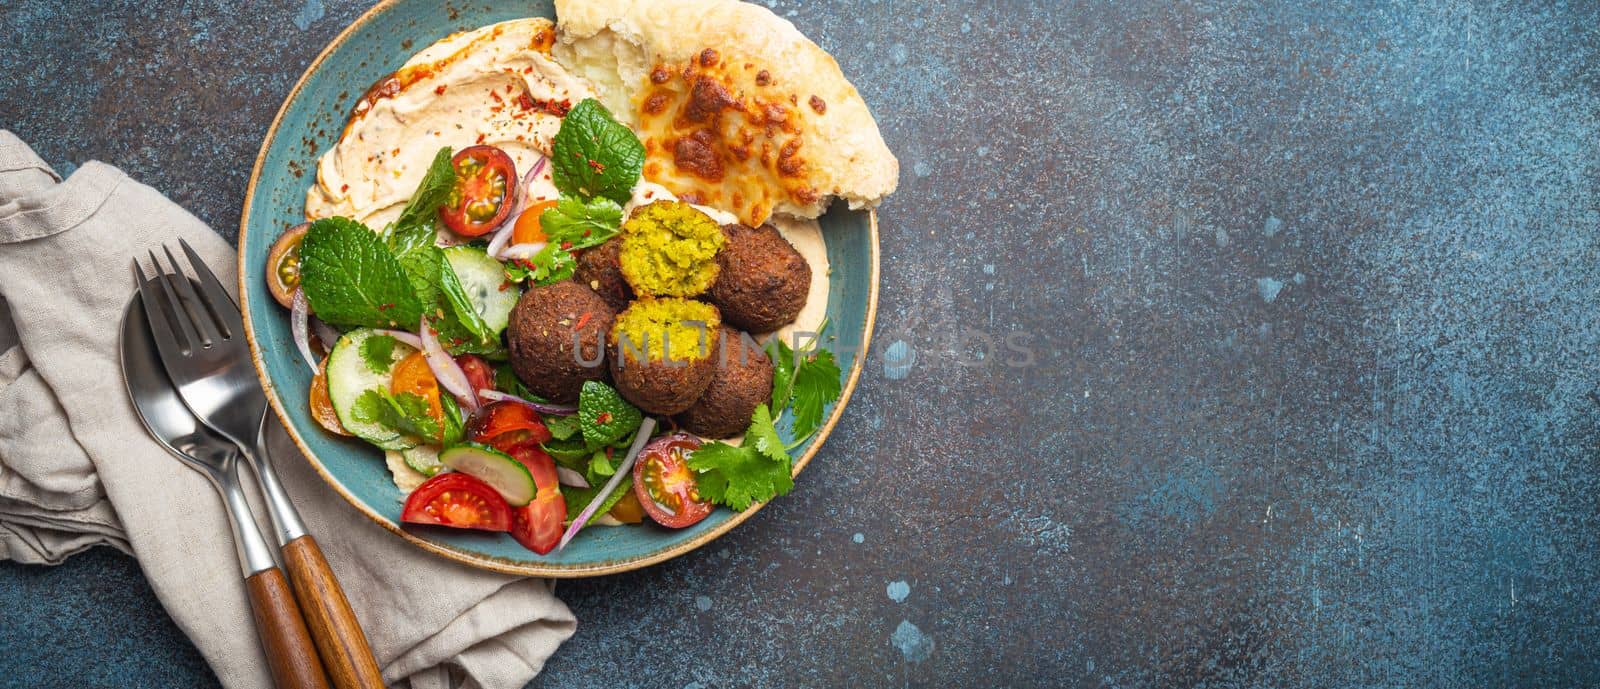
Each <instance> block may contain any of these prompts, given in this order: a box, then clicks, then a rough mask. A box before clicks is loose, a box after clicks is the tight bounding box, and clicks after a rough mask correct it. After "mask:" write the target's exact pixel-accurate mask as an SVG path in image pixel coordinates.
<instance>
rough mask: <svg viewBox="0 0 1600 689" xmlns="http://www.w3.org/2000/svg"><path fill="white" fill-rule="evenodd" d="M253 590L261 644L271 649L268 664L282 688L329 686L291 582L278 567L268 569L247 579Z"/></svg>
mask: <svg viewBox="0 0 1600 689" xmlns="http://www.w3.org/2000/svg"><path fill="white" fill-rule="evenodd" d="M244 583H245V589H246V590H247V591H249V593H250V612H251V613H252V614H253V615H254V616H255V619H256V632H257V633H259V634H260V635H261V647H262V649H263V650H265V651H266V652H267V667H268V669H269V670H271V672H272V683H273V684H274V685H276V686H278V687H279V688H280V689H328V678H327V676H326V675H324V674H323V671H322V662H321V661H319V660H317V649H316V647H315V646H313V645H312V643H311V634H310V633H309V632H307V631H306V623H305V620H303V619H301V618H300V608H299V606H297V605H295V602H294V596H293V595H292V594H291V593H290V592H289V582H288V581H286V580H285V579H284V578H283V571H282V570H279V569H278V568H276V567H273V568H271V569H264V570H261V571H259V572H256V573H255V574H252V575H250V576H248V577H245V580H244Z"/></svg>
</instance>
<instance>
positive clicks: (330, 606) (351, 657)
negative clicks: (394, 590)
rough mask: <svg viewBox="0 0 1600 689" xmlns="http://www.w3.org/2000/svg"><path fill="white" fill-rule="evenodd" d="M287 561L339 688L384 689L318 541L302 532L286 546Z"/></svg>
mask: <svg viewBox="0 0 1600 689" xmlns="http://www.w3.org/2000/svg"><path fill="white" fill-rule="evenodd" d="M280 552H282V553H283V561H284V564H285V565H286V566H287V567H288V568H289V578H290V579H291V580H292V581H293V582H294V593H295V597H296V598H298V599H299V600H300V609H301V610H302V611H303V612H305V619H306V623H307V624H308V625H310V627H311V638H312V639H314V640H315V641H316V644H317V649H318V650H319V651H321V652H322V661H323V663H324V664H326V665H327V667H328V673H329V675H331V676H332V677H333V684H334V686H335V687H337V688H338V689H383V673H382V672H380V671H379V670H378V661H377V660H376V659H374V658H373V657H372V649H371V648H369V647H368V646H367V635H366V634H364V633H362V631H361V624H360V623H359V622H357V621H356V615H355V612H354V611H352V610H351V609H350V601H349V600H347V599H345V597H344V589H343V588H342V587H340V586H339V580H338V579H336V578H334V576H333V570H332V569H331V568H329V567H328V560H327V558H324V557H323V556H322V548H321V547H318V546H317V541H316V539H313V538H312V537H311V536H301V537H299V538H296V539H294V540H292V541H289V542H288V543H286V544H284V546H283V549H282V550H281V551H280Z"/></svg>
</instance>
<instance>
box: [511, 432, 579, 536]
mask: <svg viewBox="0 0 1600 689" xmlns="http://www.w3.org/2000/svg"><path fill="white" fill-rule="evenodd" d="M506 454H509V455H511V456H512V457H513V458H514V459H516V460H517V461H519V462H522V465H523V466H525V467H527V468H528V473H530V474H533V483H534V485H535V486H538V488H539V492H538V493H537V494H536V495H534V498H533V501H532V502H529V503H528V504H527V505H524V506H522V507H518V508H516V509H513V510H512V511H511V537H512V538H515V539H517V542H518V543H521V544H522V546H523V547H524V548H527V549H528V550H532V551H533V552H536V553H538V554H540V555H543V554H545V553H548V552H550V551H551V550H554V549H555V547H556V544H557V543H560V542H561V534H562V532H563V531H565V529H564V528H562V523H563V522H565V521H566V519H567V501H566V498H563V497H562V496H561V484H560V482H559V478H558V477H557V475H556V461H555V460H554V459H551V458H550V455H548V454H545V451H544V450H543V449H541V448H540V447H539V444H538V443H536V442H533V441H524V442H521V443H518V444H516V445H514V446H512V447H510V448H509V449H507V450H506Z"/></svg>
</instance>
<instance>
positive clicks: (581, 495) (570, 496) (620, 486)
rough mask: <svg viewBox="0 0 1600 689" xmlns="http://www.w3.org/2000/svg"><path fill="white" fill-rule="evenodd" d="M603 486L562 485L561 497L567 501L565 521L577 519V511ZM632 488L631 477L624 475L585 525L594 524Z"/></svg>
mask: <svg viewBox="0 0 1600 689" xmlns="http://www.w3.org/2000/svg"><path fill="white" fill-rule="evenodd" d="M603 487H604V484H598V485H591V486H590V487H589V488H573V487H572V486H562V487H561V497H562V498H564V499H566V501H567V521H568V522H571V521H572V520H574V519H577V518H578V513H579V512H582V511H583V508H585V507H588V506H589V503H590V502H592V501H593V500H594V496H596V495H599V494H600V489H601V488H603ZM632 490H633V477H631V476H628V477H624V478H623V479H622V481H621V482H619V483H617V489H616V490H613V491H611V494H610V495H607V496H606V499H605V502H602V503H600V509H597V510H595V511H594V516H592V517H590V518H589V523H588V524H585V526H588V525H590V524H594V523H595V522H596V521H598V520H599V519H600V518H601V517H603V516H605V515H606V513H608V512H610V511H611V508H613V507H616V506H617V503H618V502H619V501H621V500H622V496H624V495H627V494H628V493H629V492H630V491H632Z"/></svg>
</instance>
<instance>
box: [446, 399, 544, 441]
mask: <svg viewBox="0 0 1600 689" xmlns="http://www.w3.org/2000/svg"><path fill="white" fill-rule="evenodd" d="M466 431H467V440H471V441H473V442H475V443H483V444H485V445H490V446H492V447H494V449H496V450H499V451H501V452H508V451H509V450H508V448H511V447H513V446H515V445H518V444H520V443H524V442H532V443H534V444H538V443H542V442H545V441H547V440H549V439H550V429H548V428H545V427H544V422H543V421H540V420H539V414H538V413H536V412H534V411H533V410H532V409H530V408H528V405H526V404H522V403H521V402H490V403H489V404H486V405H484V407H483V408H482V409H479V410H478V413H476V414H473V415H472V418H471V419H468V420H467V428H466Z"/></svg>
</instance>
